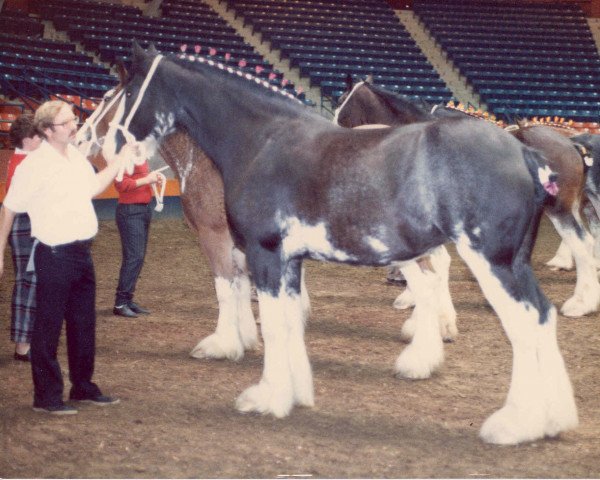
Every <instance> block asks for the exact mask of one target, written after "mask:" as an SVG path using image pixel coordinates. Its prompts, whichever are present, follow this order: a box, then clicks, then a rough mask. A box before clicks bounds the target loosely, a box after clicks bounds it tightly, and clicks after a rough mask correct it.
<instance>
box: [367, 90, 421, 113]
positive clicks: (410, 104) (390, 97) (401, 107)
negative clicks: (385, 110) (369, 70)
mask: <svg viewBox="0 0 600 480" xmlns="http://www.w3.org/2000/svg"><path fill="white" fill-rule="evenodd" d="M365 86H367V88H369V89H370V90H372V91H373V92H375V93H376V94H377V96H378V97H380V98H381V99H382V100H383V101H384V102H386V103H387V105H389V106H390V107H391V108H392V109H393V110H395V111H400V112H406V111H407V110H409V111H410V112H412V113H419V114H421V115H424V116H427V117H429V116H431V105H429V104H428V103H427V102H426V101H425V100H421V99H419V100H415V99H413V98H410V97H407V96H406V95H402V94H399V93H395V92H390V91H389V90H386V89H385V88H382V87H378V86H377V85H373V84H372V83H368V82H365Z"/></svg>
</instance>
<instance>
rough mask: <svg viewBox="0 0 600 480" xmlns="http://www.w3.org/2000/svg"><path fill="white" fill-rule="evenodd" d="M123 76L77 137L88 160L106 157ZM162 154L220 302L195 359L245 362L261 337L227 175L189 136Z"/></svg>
mask: <svg viewBox="0 0 600 480" xmlns="http://www.w3.org/2000/svg"><path fill="white" fill-rule="evenodd" d="M119 73H120V78H121V84H120V85H119V86H118V87H116V88H115V89H113V90H110V91H109V92H107V93H106V94H105V95H104V98H103V99H102V101H101V102H100V104H99V105H98V107H97V108H96V109H95V110H94V112H93V113H92V115H91V116H90V117H89V118H88V119H87V120H86V122H85V124H84V125H83V126H82V128H80V129H79V131H78V132H77V136H76V145H77V146H78V148H80V150H82V151H83V152H84V153H85V154H86V155H87V156H88V157H95V156H96V155H101V154H100V148H101V146H102V143H103V140H104V136H105V135H106V132H107V131H108V128H109V124H110V122H111V121H112V119H113V116H114V113H115V110H116V105H115V103H116V100H118V99H119V98H120V95H121V93H122V92H121V85H122V84H123V81H124V79H125V78H126V72H125V70H124V69H123V67H120V71H119ZM159 150H160V154H161V156H162V158H163V159H164V160H165V162H166V163H167V165H169V167H170V168H171V169H172V170H173V172H175V174H176V176H177V178H178V179H179V182H180V186H181V196H180V198H181V203H182V208H183V213H184V216H185V219H186V221H187V224H188V225H189V226H190V227H191V228H192V229H193V230H194V231H195V233H196V235H197V237H198V243H199V245H200V248H201V250H202V251H203V253H204V254H205V255H206V258H207V259H208V261H209V264H210V267H211V270H212V272H213V275H214V278H215V290H216V293H217V300H218V303H219V316H218V320H217V327H216V330H215V332H214V333H213V334H212V335H209V336H208V337H206V338H204V339H202V340H201V341H199V342H198V343H197V345H196V346H195V347H194V348H193V349H192V351H191V352H190V355H191V356H192V357H195V358H214V359H224V358H227V359H229V360H234V361H237V360H240V359H241V358H242V357H243V356H244V351H245V350H249V349H256V348H257V346H258V335H257V327H256V322H255V319H254V314H253V312H252V308H251V299H250V297H251V295H250V280H249V276H248V269H247V265H246V260H245V256H244V254H243V253H242V252H240V251H239V250H238V249H236V248H235V246H234V242H233V238H232V235H231V231H230V230H229V226H228V224H227V218H226V215H225V206H224V194H223V180H222V178H221V174H220V173H219V172H218V170H217V169H216V168H215V166H214V164H213V162H212V161H211V160H210V159H209V158H208V157H207V156H206V155H205V154H204V152H203V151H202V150H201V149H200V148H199V147H198V146H197V145H196V143H195V142H194V141H193V140H192V138H191V137H190V136H189V135H188V134H187V133H186V132H185V131H176V132H173V133H172V134H170V135H168V136H167V137H166V138H165V139H164V141H163V143H162V144H161V146H160V149H159ZM306 302H308V300H306ZM307 308H308V307H307Z"/></svg>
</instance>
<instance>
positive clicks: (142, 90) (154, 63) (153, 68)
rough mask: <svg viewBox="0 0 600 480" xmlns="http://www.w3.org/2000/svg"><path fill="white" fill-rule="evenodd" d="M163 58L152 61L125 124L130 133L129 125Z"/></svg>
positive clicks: (155, 58)
mask: <svg viewBox="0 0 600 480" xmlns="http://www.w3.org/2000/svg"><path fill="white" fill-rule="evenodd" d="M162 58H163V56H162V55H157V56H156V57H154V60H153V61H152V65H151V66H150V70H148V74H147V75H146V78H145V79H144V83H142V88H140V91H139V92H138V96H137V98H136V99H135V103H134V104H133V107H131V111H130V112H129V115H128V116H127V118H126V119H125V122H124V123H123V127H124V128H125V129H126V130H127V131H129V124H130V123H131V119H132V118H133V116H134V115H135V112H137V109H138V108H139V106H140V103H142V99H143V98H144V95H145V94H146V90H147V88H148V85H150V80H152V77H153V76H154V73H155V72H156V68H157V67H158V64H159V62H160V61H161V60H162Z"/></svg>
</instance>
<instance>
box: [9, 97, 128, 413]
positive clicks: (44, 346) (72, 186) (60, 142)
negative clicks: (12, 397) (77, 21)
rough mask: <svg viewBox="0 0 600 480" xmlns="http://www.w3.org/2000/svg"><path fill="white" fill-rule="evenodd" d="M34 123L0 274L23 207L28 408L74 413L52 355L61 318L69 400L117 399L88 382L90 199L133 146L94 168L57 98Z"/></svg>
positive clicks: (92, 329) (92, 313) (92, 283)
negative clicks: (33, 142)
mask: <svg viewBox="0 0 600 480" xmlns="http://www.w3.org/2000/svg"><path fill="white" fill-rule="evenodd" d="M34 124H35V126H36V128H37V130H38V132H39V133H40V135H41V136H42V137H43V138H44V141H43V142H42V144H41V145H40V147H39V148H38V149H37V150H36V151H35V152H32V153H31V154H29V155H28V156H27V158H25V160H23V161H22V163H21V164H20V165H19V167H18V168H17V170H16V172H15V174H14V177H13V179H12V184H11V188H10V190H9V192H8V193H7V195H6V198H5V199H4V205H3V206H2V210H1V211H0V275H1V274H2V273H3V270H4V250H5V248H6V243H7V237H8V233H9V231H10V228H11V225H12V221H13V219H14V215H15V213H21V212H27V213H28V214H29V217H30V218H31V235H32V237H34V238H36V239H37V240H38V241H39V243H38V244H37V247H36V248H35V252H34V264H35V272H36V276H37V279H38V285H37V295H36V299H37V311H36V322H35V326H34V331H33V335H32V339H31V369H32V376H33V384H34V400H33V408H34V410H36V411H42V412H47V413H51V414H55V415H66V414H74V413H77V410H76V409H75V408H74V407H72V406H69V405H66V404H65V403H64V402H63V398H62V396H63V379H62V374H61V370H60V365H59V363H58V359H57V350H58V342H59V338H60V333H61V329H62V322H63V318H64V319H65V321H66V333H67V354H68V361H69V378H70V381H71V390H70V394H69V399H70V400H73V401H82V402H91V403H93V404H96V405H110V404H114V403H118V401H119V400H118V399H115V398H111V397H108V396H105V395H102V392H101V391H100V389H99V388H98V386H97V385H96V384H94V383H93V382H92V375H93V373H94V358H95V350H96V348H95V335H96V300H95V295H96V279H95V273H94V265H93V262H92V257H91V254H90V247H91V243H92V239H93V237H94V236H95V235H96V233H97V232H98V219H97V217H96V213H95V211H94V207H93V204H92V198H93V197H94V196H96V195H98V194H100V193H101V192H102V191H104V189H105V188H106V187H107V186H108V185H109V184H110V183H111V182H112V180H113V178H114V177H115V176H116V174H117V172H118V170H119V168H120V167H121V165H122V164H123V162H124V159H126V158H127V156H128V155H131V151H130V147H127V148H126V150H127V151H126V152H124V153H121V154H120V155H119V156H118V157H117V158H115V160H114V161H113V162H111V163H110V164H109V165H108V166H107V167H106V168H105V169H104V170H102V171H100V172H99V173H95V172H94V169H93V168H92V166H91V164H90V163H89V162H88V161H87V159H86V158H85V157H84V156H83V155H82V154H81V153H80V152H79V151H78V150H77V149H76V148H75V147H74V146H73V145H72V144H71V142H72V141H73V139H74V137H75V133H76V131H77V117H75V116H74V114H73V111H72V109H71V107H70V106H69V105H68V104H67V103H64V102H62V101H50V102H46V103H44V104H43V105H41V106H40V107H39V108H38V110H37V111H36V113H35V118H34Z"/></svg>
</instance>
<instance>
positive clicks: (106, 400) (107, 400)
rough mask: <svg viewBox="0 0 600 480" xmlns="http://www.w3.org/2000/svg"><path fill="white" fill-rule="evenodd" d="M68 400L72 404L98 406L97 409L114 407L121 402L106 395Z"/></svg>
mask: <svg viewBox="0 0 600 480" xmlns="http://www.w3.org/2000/svg"><path fill="white" fill-rule="evenodd" d="M70 400H71V401H73V402H81V403H92V404H94V405H98V406H99V407H105V406H107V405H115V404H117V403H119V402H120V401H121V400H120V399H118V398H113V397H108V396H106V395H98V396H96V397H92V398H71V399H70Z"/></svg>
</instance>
